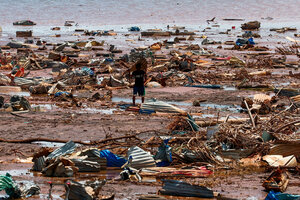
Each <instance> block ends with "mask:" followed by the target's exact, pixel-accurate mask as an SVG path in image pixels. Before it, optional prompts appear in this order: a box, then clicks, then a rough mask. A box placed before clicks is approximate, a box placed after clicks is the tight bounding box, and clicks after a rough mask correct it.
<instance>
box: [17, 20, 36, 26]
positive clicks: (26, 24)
mask: <svg viewBox="0 0 300 200" xmlns="http://www.w3.org/2000/svg"><path fill="white" fill-rule="evenodd" d="M13 25H22V26H33V25H36V23H34V22H33V21H30V20H22V21H16V22H14V23H13Z"/></svg>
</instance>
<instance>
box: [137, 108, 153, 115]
mask: <svg viewBox="0 0 300 200" xmlns="http://www.w3.org/2000/svg"><path fill="white" fill-rule="evenodd" d="M139 113H140V114H149V115H150V114H152V113H155V110H148V109H140V110H139Z"/></svg>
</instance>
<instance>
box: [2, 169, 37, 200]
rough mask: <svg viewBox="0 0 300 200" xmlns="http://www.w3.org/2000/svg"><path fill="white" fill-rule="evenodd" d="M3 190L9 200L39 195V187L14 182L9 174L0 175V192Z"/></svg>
mask: <svg viewBox="0 0 300 200" xmlns="http://www.w3.org/2000/svg"><path fill="white" fill-rule="evenodd" d="M2 190H5V192H6V194H7V195H8V196H9V198H12V199H17V198H28V197H31V196H33V195H38V194H39V193H40V188H39V186H37V185H35V184H34V183H32V182H29V181H23V182H19V181H18V182H16V181H14V180H13V178H12V176H11V175H10V174H9V173H6V175H5V176H4V175H0V191H2Z"/></svg>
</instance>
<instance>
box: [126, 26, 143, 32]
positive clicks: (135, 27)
mask: <svg viewBox="0 0 300 200" xmlns="http://www.w3.org/2000/svg"><path fill="white" fill-rule="evenodd" d="M140 30H141V29H140V28H139V27H137V26H133V27H130V29H129V31H140Z"/></svg>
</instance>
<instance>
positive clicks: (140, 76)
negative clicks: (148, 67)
mask: <svg viewBox="0 0 300 200" xmlns="http://www.w3.org/2000/svg"><path fill="white" fill-rule="evenodd" d="M145 75H146V73H145V72H144V71H143V70H136V71H134V72H132V76H133V77H134V79H135V83H134V86H136V87H142V86H144V79H145Z"/></svg>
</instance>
